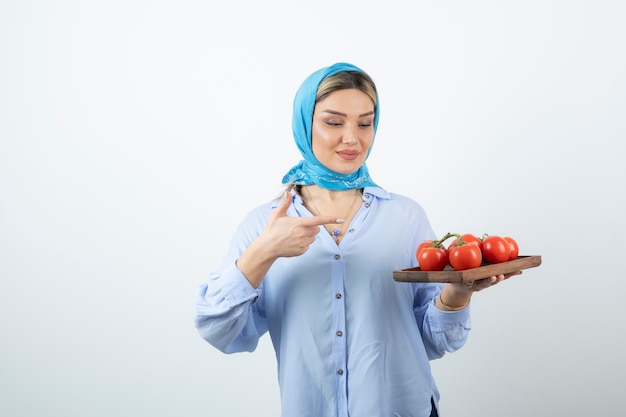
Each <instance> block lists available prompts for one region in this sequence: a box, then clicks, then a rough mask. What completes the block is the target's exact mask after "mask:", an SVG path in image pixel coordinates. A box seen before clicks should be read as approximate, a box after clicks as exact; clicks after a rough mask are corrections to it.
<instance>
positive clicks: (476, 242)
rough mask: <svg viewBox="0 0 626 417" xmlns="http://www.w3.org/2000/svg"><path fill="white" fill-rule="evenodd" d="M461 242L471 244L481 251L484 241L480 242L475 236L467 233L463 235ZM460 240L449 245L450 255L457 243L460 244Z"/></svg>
mask: <svg viewBox="0 0 626 417" xmlns="http://www.w3.org/2000/svg"><path fill="white" fill-rule="evenodd" d="M461 240H462V241H463V242H465V243H471V244H473V245H477V246H478V248H479V249H482V246H483V241H482V240H480V238H478V237H476V236H474V235H473V234H471V233H465V234H463V235H461ZM458 241H459V240H458V239H454V240H453V241H452V243H450V245H448V255H449V254H450V253H449V252H450V249H452V248H453V247H454V246H455V245H456V244H457V243H458Z"/></svg>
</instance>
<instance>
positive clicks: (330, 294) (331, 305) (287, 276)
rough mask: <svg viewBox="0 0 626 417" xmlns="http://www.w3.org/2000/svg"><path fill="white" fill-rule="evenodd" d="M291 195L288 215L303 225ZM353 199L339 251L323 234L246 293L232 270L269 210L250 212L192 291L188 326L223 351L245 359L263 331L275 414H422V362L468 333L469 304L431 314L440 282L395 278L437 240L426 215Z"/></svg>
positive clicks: (395, 202)
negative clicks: (271, 363) (274, 376)
mask: <svg viewBox="0 0 626 417" xmlns="http://www.w3.org/2000/svg"><path fill="white" fill-rule="evenodd" d="M291 193H292V201H293V203H292V205H291V206H290V207H289V209H288V211H287V215H289V216H292V217H309V216H312V214H311V213H310V212H309V211H308V210H307V209H306V208H305V206H304V205H303V203H302V200H301V198H300V197H299V196H298V194H296V193H295V191H294V190H292V191H291ZM362 198H363V201H362V204H361V206H360V208H359V211H358V212H357V214H356V215H355V217H354V219H353V220H352V222H351V224H350V225H349V226H348V227H347V229H346V230H348V232H347V233H346V234H345V236H344V238H343V240H342V241H341V242H340V243H339V245H337V244H336V243H335V240H334V239H333V238H332V237H331V236H330V235H329V234H328V233H327V232H326V231H325V230H324V228H321V232H320V233H319V234H318V235H317V237H316V239H315V241H314V242H313V243H312V244H311V246H310V247H309V249H308V251H307V252H306V253H304V254H303V255H301V256H295V257H289V258H279V259H278V260H277V261H276V262H274V264H273V265H272V267H271V268H270V270H269V271H268V273H267V275H266V276H265V278H264V280H263V282H262V284H261V286H259V287H258V288H256V289H255V288H254V287H252V286H251V285H250V283H249V282H248V280H247V279H246V278H245V276H244V275H243V274H242V273H241V272H240V271H239V269H237V267H236V266H235V261H236V260H237V258H238V257H239V256H240V255H241V254H242V253H243V252H244V251H245V250H246V248H247V247H248V246H249V245H250V244H251V243H252V242H253V241H254V240H255V239H256V238H257V237H258V236H259V235H260V234H261V233H262V232H263V230H264V228H265V226H266V223H267V219H268V217H269V216H270V214H271V212H272V210H273V209H274V208H275V207H276V204H277V203H276V202H273V203H267V204H265V205H262V206H260V207H257V208H256V209H254V210H252V211H251V212H250V213H249V214H248V215H247V217H246V218H245V220H244V221H243V222H242V223H241V224H240V226H239V228H238V229H237V232H236V234H235V236H234V238H233V240H232V242H231V244H230V247H229V249H228V251H227V255H226V256H225V258H224V262H223V264H222V266H221V267H220V268H219V269H217V270H216V271H215V272H213V273H211V274H210V276H209V278H208V280H207V282H206V283H205V284H203V285H201V286H200V288H199V289H198V292H197V297H196V303H195V312H196V317H195V324H196V327H197V329H198V332H199V333H200V335H201V336H202V337H203V338H204V339H205V340H207V341H208V342H209V343H211V344H212V345H213V346H215V347H216V348H218V349H220V350H221V351H223V352H227V353H233V352H242V351H253V350H255V349H256V347H257V343H258V341H259V338H260V337H261V336H263V335H264V334H265V333H266V332H268V331H269V335H270V337H271V340H272V344H273V346H274V350H275V352H276V360H277V364H278V381H279V385H280V390H281V409H282V416H284V417H292V416H298V417H337V416H342V417H347V416H348V415H350V416H424V417H426V416H429V415H430V411H431V403H430V399H431V396H432V397H433V398H434V401H435V403H438V401H439V392H438V390H437V387H436V385H435V382H434V380H433V377H432V374H431V369H430V363H429V361H430V360H432V359H436V358H439V357H441V356H443V355H444V354H445V352H452V351H455V350H457V349H458V348H460V347H461V346H462V345H463V344H464V343H465V341H466V339H467V336H468V332H469V331H470V313H469V307H466V308H465V309H462V310H459V311H441V310H439V309H438V308H437V307H435V304H434V300H435V299H436V297H437V295H438V294H439V292H440V291H441V289H442V285H441V284H429V283H428V284H423V283H403V282H396V281H394V280H393V277H392V272H393V271H394V270H398V269H403V268H408V267H412V266H416V259H415V250H416V248H417V245H418V244H419V243H421V242H422V241H424V240H426V239H433V238H434V237H435V235H434V233H433V230H432V228H431V225H430V223H429V221H428V218H427V216H426V214H425V212H424V210H423V208H422V207H421V206H420V205H419V204H418V203H417V202H415V201H413V200H411V199H409V198H407V197H403V196H401V195H398V194H390V193H388V192H387V191H385V190H383V189H381V188H378V187H366V188H365V189H364V193H363V197H362ZM211 377H212V378H220V376H219V375H216V374H214V375H212V376H211ZM240 378H242V379H244V378H246V375H245V374H242V375H241V376H240ZM209 411H210V410H209Z"/></svg>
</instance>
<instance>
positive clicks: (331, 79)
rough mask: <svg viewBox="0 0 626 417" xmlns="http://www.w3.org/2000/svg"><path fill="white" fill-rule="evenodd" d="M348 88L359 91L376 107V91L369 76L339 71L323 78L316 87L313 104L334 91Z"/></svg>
mask: <svg viewBox="0 0 626 417" xmlns="http://www.w3.org/2000/svg"><path fill="white" fill-rule="evenodd" d="M350 88H355V89H357V90H361V91H362V92H364V93H365V94H367V95H368V96H369V98H371V99H372V103H374V106H377V103H378V91H377V90H376V84H374V81H373V80H372V78H371V77H370V76H369V75H367V74H366V73H364V72H358V71H341V72H338V73H336V74H333V75H330V76H328V77H326V78H324V79H323V80H322V82H320V84H319V86H318V87H317V94H316V95H315V103H318V102H320V101H321V100H323V99H324V98H326V97H328V95H329V94H331V93H333V92H335V91H338V90H346V89H350Z"/></svg>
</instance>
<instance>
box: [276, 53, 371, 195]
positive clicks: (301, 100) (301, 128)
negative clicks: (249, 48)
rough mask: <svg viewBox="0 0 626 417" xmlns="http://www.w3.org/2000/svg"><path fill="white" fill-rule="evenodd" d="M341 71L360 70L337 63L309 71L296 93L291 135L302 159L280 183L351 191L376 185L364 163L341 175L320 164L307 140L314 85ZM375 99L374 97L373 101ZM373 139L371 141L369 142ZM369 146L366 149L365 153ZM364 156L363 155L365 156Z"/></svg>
mask: <svg viewBox="0 0 626 417" xmlns="http://www.w3.org/2000/svg"><path fill="white" fill-rule="evenodd" d="M342 71H358V72H364V71H363V70H361V69H360V68H357V67H355V66H354V65H352V64H347V63H343V62H340V63H337V64H334V65H331V66H330V67H327V68H322V69H320V70H318V71H316V72H314V73H313V74H311V75H310V76H309V77H308V78H307V79H306V80H304V82H303V83H302V85H301V86H300V88H299V89H298V91H297V92H296V97H295V99H294V102H293V120H292V130H293V136H294V139H295V141H296V145H298V149H299V150H300V153H301V154H302V156H303V157H304V160H302V161H300V162H299V163H298V164H297V165H295V166H294V167H293V168H291V169H290V170H289V172H288V173H287V174H286V175H285V176H284V177H283V184H287V183H294V184H299V185H309V184H316V185H318V186H320V187H322V188H326V189H328V190H339V191H343V190H351V189H355V188H363V187H366V186H375V187H376V186H377V185H376V184H375V183H374V182H373V181H372V179H371V178H370V175H369V172H368V170H367V167H366V166H365V162H364V163H363V165H361V167H360V168H359V169H358V170H357V171H356V172H354V173H352V174H341V173H338V172H335V171H331V170H330V169H328V168H326V167H325V166H324V165H322V164H321V163H320V162H319V161H318V160H317V158H316V157H315V155H313V149H312V144H311V142H312V140H311V125H312V124H313V110H314V109H315V97H316V95H317V88H318V86H319V84H320V82H322V80H324V79H325V78H326V77H328V76H331V75H333V74H336V73H338V72H342ZM377 101H378V100H377ZM378 108H379V106H378V103H376V108H375V113H374V135H376V129H377V127H378ZM373 143H374V142H373V141H372V144H373ZM371 149H372V147H371V146H370V149H368V151H367V156H369V153H370V151H371ZM366 159H367V158H366Z"/></svg>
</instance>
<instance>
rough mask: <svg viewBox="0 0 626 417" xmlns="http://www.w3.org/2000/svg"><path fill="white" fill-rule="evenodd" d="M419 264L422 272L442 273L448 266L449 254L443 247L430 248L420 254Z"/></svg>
mask: <svg viewBox="0 0 626 417" xmlns="http://www.w3.org/2000/svg"><path fill="white" fill-rule="evenodd" d="M417 262H418V263H419V266H420V269H421V270H422V271H442V270H443V269H444V268H445V267H446V265H447V264H448V253H447V252H446V250H445V249H444V248H442V247H439V248H435V247H432V246H429V247H426V248H423V249H422V250H421V251H419V252H418V255H417Z"/></svg>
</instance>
